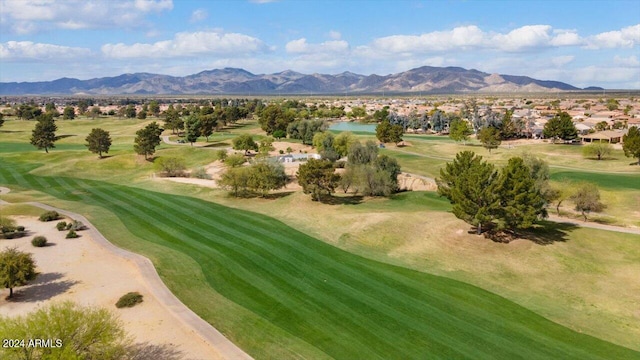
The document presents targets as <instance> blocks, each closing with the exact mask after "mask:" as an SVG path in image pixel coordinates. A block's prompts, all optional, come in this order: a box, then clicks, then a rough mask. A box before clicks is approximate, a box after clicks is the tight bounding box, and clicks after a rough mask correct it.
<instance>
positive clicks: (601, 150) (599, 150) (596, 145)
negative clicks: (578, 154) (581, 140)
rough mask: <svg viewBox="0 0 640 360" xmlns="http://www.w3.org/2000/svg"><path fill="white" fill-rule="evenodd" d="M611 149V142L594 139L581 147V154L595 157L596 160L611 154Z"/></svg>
mask: <svg viewBox="0 0 640 360" xmlns="http://www.w3.org/2000/svg"><path fill="white" fill-rule="evenodd" d="M612 151H613V147H612V146H611V144H609V143H606V142H604V141H595V142H592V143H591V144H589V145H585V146H584V147H583V148H582V155H583V156H584V157H586V158H593V157H596V158H597V159H598V160H602V158H605V157H607V156H609V155H611V152H612Z"/></svg>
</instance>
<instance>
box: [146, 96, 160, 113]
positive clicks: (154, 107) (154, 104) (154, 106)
mask: <svg viewBox="0 0 640 360" xmlns="http://www.w3.org/2000/svg"><path fill="white" fill-rule="evenodd" d="M149 112H150V113H151V115H153V116H158V114H160V105H159V104H158V101H157V100H151V102H150V103H149Z"/></svg>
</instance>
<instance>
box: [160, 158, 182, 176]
mask: <svg viewBox="0 0 640 360" xmlns="http://www.w3.org/2000/svg"><path fill="white" fill-rule="evenodd" d="M156 169H157V170H158V171H160V172H161V173H162V174H163V175H164V176H168V177H177V176H184V171H185V170H186V169H187V165H185V162H184V160H183V159H181V158H177V157H161V158H159V159H158V160H156Z"/></svg>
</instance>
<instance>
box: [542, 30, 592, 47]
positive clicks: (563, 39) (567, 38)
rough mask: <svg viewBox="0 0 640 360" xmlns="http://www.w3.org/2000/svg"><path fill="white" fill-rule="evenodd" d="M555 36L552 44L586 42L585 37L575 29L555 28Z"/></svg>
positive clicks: (566, 44) (561, 44)
mask: <svg viewBox="0 0 640 360" xmlns="http://www.w3.org/2000/svg"><path fill="white" fill-rule="evenodd" d="M553 33H554V34H555V36H554V37H553V38H552V39H551V41H550V42H549V44H551V45H552V46H575V45H582V44H584V39H582V38H581V37H580V35H578V33H577V32H576V31H575V30H554V31H553Z"/></svg>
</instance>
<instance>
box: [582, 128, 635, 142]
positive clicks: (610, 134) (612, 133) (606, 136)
mask: <svg viewBox="0 0 640 360" xmlns="http://www.w3.org/2000/svg"><path fill="white" fill-rule="evenodd" d="M626 133H627V132H626V131H619V130H604V131H598V132H595V133H593V134H588V135H584V136H583V137H582V138H586V139H596V140H610V139H615V138H621V137H622V135H624V134H626Z"/></svg>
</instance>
